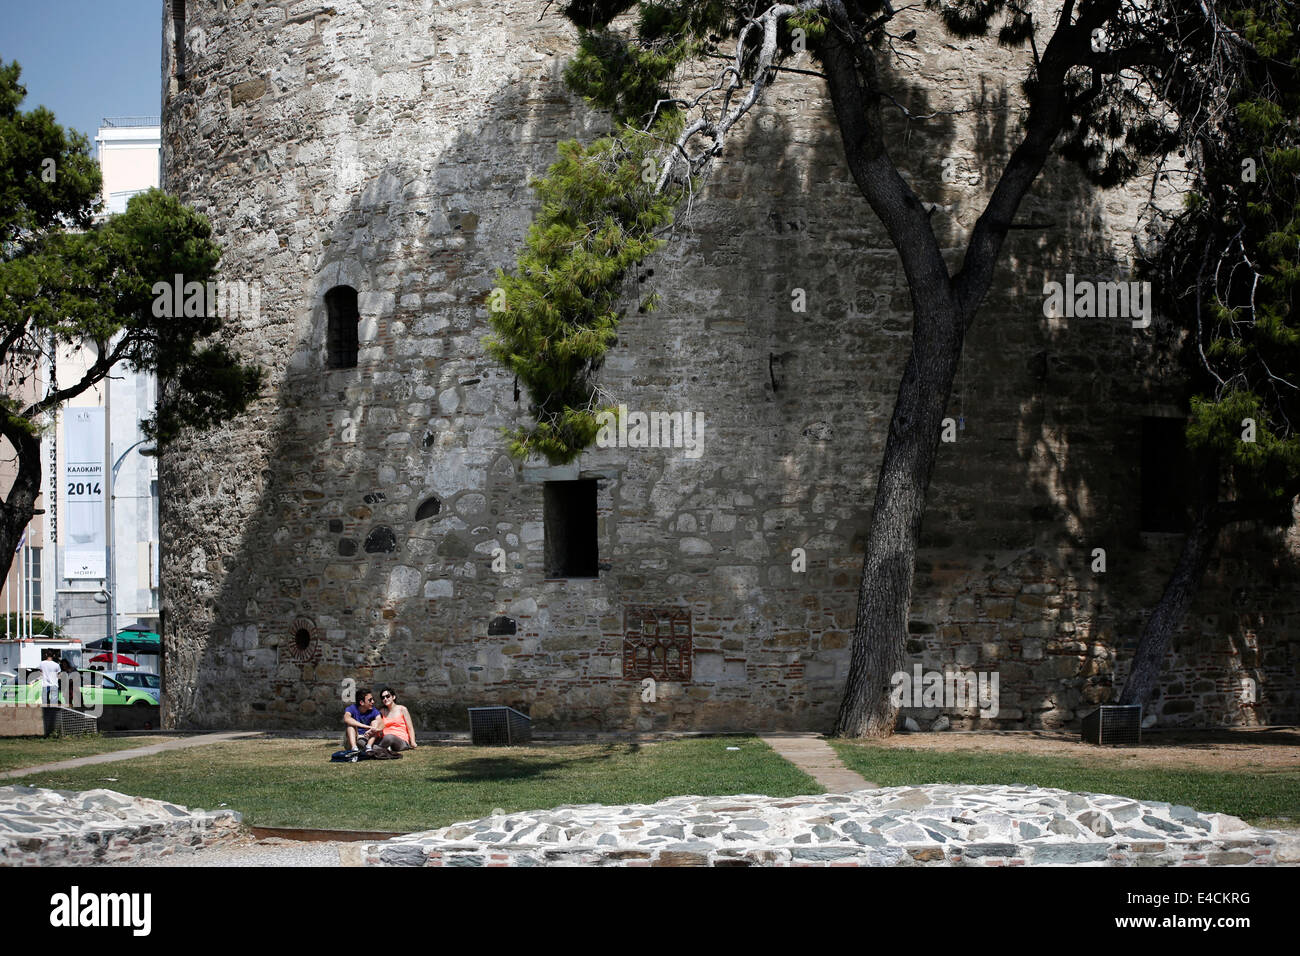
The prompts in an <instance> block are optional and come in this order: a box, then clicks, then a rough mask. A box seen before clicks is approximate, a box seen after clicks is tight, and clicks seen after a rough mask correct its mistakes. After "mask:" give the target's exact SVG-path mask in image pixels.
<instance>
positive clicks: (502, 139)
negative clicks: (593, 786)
mask: <svg viewBox="0 0 1300 956" xmlns="http://www.w3.org/2000/svg"><path fill="white" fill-rule="evenodd" d="M561 83H562V81H561V79H560V77H559V65H558V64H555V63H552V64H551V68H550V70H549V76H543V77H540V78H520V79H519V80H517V81H515V82H512V83H509V84H507V85H504V86H501V87H499V88H497V89H495V90H494V91H493V92H492V93H491V94H489V95H488V96H486V97H485V98H484V101H483V106H482V112H481V114H480V115H474V114H472V113H469V114H467V115H465V116H464V117H463V118H462V120H461V122H460V123H459V124H458V125H457V128H456V132H455V133H454V135H451V136H450V137H446V142H445V145H444V146H443V148H442V149H441V150H438V149H437V148H436V144H437V142H438V141H439V137H440V136H441V135H442V132H443V130H445V128H446V121H445V117H444V118H440V119H439V120H438V122H437V123H434V122H432V121H428V122H425V123H421V122H419V121H418V120H415V119H413V118H412V117H411V115H410V114H409V113H408V114H399V115H397V116H396V117H395V116H393V115H392V114H389V113H387V112H386V111H385V112H383V113H381V112H380V111H378V110H375V111H372V112H371V113H370V114H369V119H370V121H371V122H375V121H376V117H377V116H378V117H380V118H381V119H382V120H383V121H384V122H385V123H386V125H387V128H384V129H381V130H378V131H372V133H371V136H370V138H368V139H362V138H360V137H358V138H357V139H356V140H351V141H349V142H348V143H347V144H345V145H347V146H348V149H346V150H340V152H341V153H345V154H346V155H340V156H331V157H329V158H328V159H327V160H326V161H325V162H324V164H323V165H324V167H325V170H326V171H325V172H324V173H321V172H319V171H316V170H314V168H313V169H312V170H309V175H310V176H311V177H312V178H311V179H309V180H307V181H295V182H294V183H293V187H294V188H293V189H292V190H286V192H287V193H289V194H290V195H300V196H304V197H305V198H304V199H303V200H302V201H303V202H315V201H318V194H325V195H329V194H330V193H331V192H334V191H335V190H337V192H338V193H342V195H341V196H339V198H338V200H337V201H336V202H335V204H334V206H333V208H334V209H336V210H337V211H336V212H334V213H333V214H332V215H330V224H329V228H328V230H327V233H326V235H325V236H324V237H323V238H322V239H319V240H316V239H315V237H314V236H312V235H311V234H310V232H309V231H308V230H306V229H299V231H298V232H297V233H296V235H297V237H298V238H299V239H300V240H301V241H302V242H303V245H304V247H305V248H307V249H309V250H312V251H311V252H309V253H308V254H307V255H304V256H303V257H301V258H302V259H303V260H304V261H311V262H312V263H313V264H314V270H313V273H312V274H302V275H300V276H297V277H296V279H297V283H296V284H294V278H295V277H290V279H289V281H288V283H287V287H286V288H285V289H283V290H277V294H274V295H264V297H263V303H262V306H263V310H264V311H263V316H262V320H263V321H262V329H260V330H258V331H266V330H268V329H269V330H271V331H270V334H269V335H268V338H270V339H271V343H270V347H267V346H264V345H262V344H261V343H260V342H259V341H258V340H257V339H255V338H253V337H252V336H249V337H247V338H241V337H238V336H237V337H236V338H235V341H234V345H235V347H236V348H237V349H239V350H240V351H241V352H242V353H244V354H246V355H256V354H259V352H260V354H261V355H262V356H263V357H264V361H266V362H267V364H268V365H269V371H270V379H271V388H272V389H273V391H272V393H271V398H270V399H269V400H268V402H270V403H274V408H273V410H271V411H268V412H265V413H263V418H262V419H261V421H260V422H258V423H257V424H256V425H254V424H251V423H249V422H236V423H234V425H232V426H228V427H226V428H224V429H222V430H221V431H219V432H217V433H214V434H212V435H208V436H205V437H204V439H203V440H202V441H203V444H199V443H198V442H197V441H194V442H191V443H190V444H189V445H188V446H178V454H177V455H175V456H174V457H173V458H171V459H170V461H169V462H168V464H172V465H173V467H172V469H170V470H171V471H172V476H171V477H172V478H173V484H172V487H173V488H174V489H176V490H177V491H181V490H182V489H183V492H182V493H181V494H177V495H176V497H175V498H174V500H175V501H176V502H180V501H182V500H185V499H187V498H188V499H189V500H188V501H187V502H186V504H185V505H184V506H183V510H182V506H179V505H173V515H175V516H177V517H178V520H185V521H187V522H188V523H190V524H191V526H192V527H193V529H195V533H194V534H192V535H188V537H191V538H193V539H197V540H205V539H206V538H207V537H208V536H207V535H205V534H204V532H203V529H204V528H205V527H207V526H213V527H215V526H219V525H220V524H222V523H223V521H224V522H228V515H227V514H226V513H227V512H228V511H229V510H230V509H231V505H232V501H231V499H232V498H237V499H238V501H237V502H236V507H240V508H241V510H242V512H243V516H244V520H243V523H242V527H241V532H242V533H241V535H240V536H239V537H238V538H237V539H234V540H228V541H220V542H210V546H209V547H207V548H206V550H207V551H208V552H212V551H216V552H217V553H216V554H215V555H213V554H211V553H209V554H208V555H207V557H206V560H205V561H204V562H203V564H204V566H203V567H202V569H201V570H200V569H199V566H198V564H197V563H196V564H195V567H194V569H193V573H188V574H185V573H182V574H180V575H174V576H173V580H183V582H184V584H185V585H186V586H187V587H190V586H193V587H195V588H196V589H197V590H199V591H200V593H201V592H202V591H203V590H205V589H206V590H208V591H209V592H210V593H209V596H208V597H207V598H206V599H205V600H204V601H203V602H202V610H201V611H198V610H197V609H194V611H195V612H196V613H193V614H192V617H191V618H190V620H188V621H186V629H187V632H188V633H187V637H188V638H189V640H187V641H184V642H179V647H180V650H179V653H177V654H176V655H173V660H172V662H171V663H172V664H173V665H174V669H175V675H174V676H175V680H174V681H172V682H171V687H172V688H173V689H172V690H171V693H172V694H174V695H175V697H174V700H175V702H176V713H177V716H178V718H179V722H180V724H181V725H182V726H200V727H201V726H226V725H229V724H230V723H232V722H233V723H237V724H244V725H246V724H249V723H251V722H256V723H258V724H262V725H273V726H322V725H328V724H332V723H334V722H335V721H336V720H337V719H338V717H337V714H341V711H342V708H343V706H344V705H345V704H346V703H349V702H350V699H348V700H345V699H344V697H345V696H346V691H347V689H348V688H349V685H347V684H345V681H346V680H347V679H351V680H353V681H355V684H356V686H361V687H367V686H369V687H379V686H382V685H385V684H389V685H391V686H392V687H393V688H394V689H395V690H396V691H397V693H398V697H399V700H405V701H406V702H407V703H409V705H410V707H411V710H412V712H413V715H414V716H415V718H416V720H417V723H419V724H421V725H423V726H428V725H429V724H430V723H447V722H450V723H451V724H452V725H453V726H456V725H459V724H463V723H464V720H465V716H464V711H463V709H459V712H458V713H456V714H455V715H454V717H453V716H452V714H451V711H452V710H454V709H456V708H454V707H452V705H443V704H439V703H438V702H435V701H430V700H428V699H427V698H426V696H425V694H424V689H425V688H426V687H427V686H429V685H430V684H433V685H439V686H446V685H447V684H448V676H447V668H448V667H449V666H451V663H452V660H453V659H455V660H456V664H457V666H458V667H459V668H460V674H461V676H462V679H463V681H464V683H465V687H464V688H463V689H464V696H465V697H466V698H468V699H469V700H471V701H474V700H476V698H481V697H482V696H483V695H482V693H481V692H475V691H474V690H473V689H472V684H473V682H474V681H475V680H476V679H478V676H479V675H482V676H483V677H485V678H486V677H488V676H494V677H496V678H497V681H498V682H500V681H501V680H502V678H503V677H504V674H500V675H498V674H491V675H489V674H487V673H485V672H487V671H491V670H494V669H500V670H504V669H505V665H504V662H501V661H500V660H492V661H486V662H484V661H482V660H479V659H478V655H477V649H476V648H475V647H474V646H473V643H472V641H471V640H470V639H469V638H470V637H471V636H472V635H473V634H474V633H475V632H476V631H479V630H480V629H481V628H483V627H486V623H487V619H488V618H489V617H491V616H492V615H493V613H494V612H495V607H496V601H495V599H494V598H495V592H496V589H497V582H491V583H490V584H489V585H486V586H483V587H481V588H479V589H478V591H477V593H476V594H475V595H474V599H473V600H468V599H466V600H455V601H453V600H449V598H450V596H451V595H450V591H449V590H448V591H446V592H445V593H444V590H443V586H442V585H430V582H432V581H455V582H458V583H459V582H468V583H472V582H474V581H475V580H476V579H481V577H482V576H483V575H484V572H485V569H486V564H487V562H488V561H490V559H491V554H490V550H489V551H487V552H485V551H484V547H483V545H484V543H485V542H487V541H492V540H495V524H496V518H497V516H498V515H517V514H518V513H519V512H520V510H521V509H520V508H519V505H518V502H516V501H514V500H512V497H511V495H513V494H515V493H516V492H517V489H516V487H515V485H514V482H513V478H514V474H515V468H514V465H513V463H512V462H510V460H509V459H508V457H507V456H506V454H505V447H504V441H503V440H502V439H501V437H500V434H499V432H500V430H501V429H503V428H505V427H507V426H510V425H512V424H515V423H516V422H517V420H519V419H520V417H521V415H522V413H523V411H524V407H525V406H524V405H523V404H522V403H517V402H516V398H515V394H514V390H513V388H512V385H511V381H510V379H509V378H508V377H507V376H506V375H505V373H504V372H503V371H502V370H500V369H499V368H497V367H496V365H495V363H494V362H493V361H492V360H490V359H488V358H487V357H486V356H485V354H484V352H483V348H482V345H481V338H482V336H483V334H485V332H486V331H487V330H486V328H485V325H484V322H483V315H484V302H485V298H486V294H487V291H488V290H489V289H490V288H491V287H492V285H493V281H492V279H493V275H494V273H495V270H496V269H497V268H498V267H500V266H503V265H505V264H507V263H508V262H509V261H510V260H511V258H512V256H513V253H514V250H515V249H516V247H517V245H518V242H519V239H520V237H521V236H522V235H523V232H524V227H525V226H526V224H527V216H528V214H529V211H530V210H531V208H532V199H531V194H530V192H529V191H528V188H527V178H528V177H527V175H522V174H520V172H519V167H521V166H522V167H525V168H526V169H531V170H533V171H540V170H541V169H543V168H545V166H546V165H547V164H548V163H550V162H551V161H552V160H553V157H554V154H555V143H556V142H557V140H559V139H561V138H567V137H572V136H575V135H578V134H579V133H580V132H581V127H582V122H583V115H582V111H581V109H580V107H579V106H578V105H577V104H576V103H573V102H571V101H569V100H566V99H565V98H564V97H562V96H557V89H558V88H559V87H560V86H561ZM559 100H564V101H565V102H566V103H567V105H568V108H567V109H564V110H557V109H556V103H557V101H559ZM364 112H365V111H362V114H364ZM286 142H287V143H288V144H289V145H294V143H293V140H292V133H291V132H289V133H284V134H282V138H281V139H280V140H275V141H267V142H262V143H259V147H260V148H261V149H263V150H269V149H270V148H271V147H272V146H273V145H277V144H280V145H284V144H285V143H286ZM413 142H414V143H415V144H416V145H417V146H419V145H421V144H424V143H429V142H432V143H433V144H434V145H433V147H432V148H429V149H428V156H429V158H428V159H425V160H423V161H418V162H410V161H406V160H400V161H393V160H392V159H390V158H388V157H391V156H394V155H398V154H410V153H419V152H420V149H419V148H416V147H413V146H412V143H413ZM358 144H359V145H358ZM507 152H508V153H509V159H508V160H503V159H500V158H498V153H501V154H505V153H507ZM331 164H332V165H331ZM428 197H431V198H428ZM277 212H278V213H281V214H283V215H284V219H285V221H283V222H281V223H280V225H281V227H282V228H284V229H291V228H292V226H293V225H294V223H293V222H292V221H290V217H291V215H292V210H285V209H277ZM219 216H220V211H215V212H214V215H213V218H214V219H218V218H219ZM303 219H304V221H308V220H309V219H310V217H309V216H307V215H306V213H305V211H304V217H303ZM248 238H249V237H248V236H247V235H246V234H244V233H241V232H239V231H238V230H237V229H233V228H232V229H231V231H230V232H229V233H228V234H227V240H226V242H227V256H226V260H225V261H224V262H223V271H225V272H227V273H229V274H231V275H237V274H239V273H240V270H241V269H242V270H243V271H244V274H253V275H258V274H260V273H263V272H265V270H264V269H260V268H259V267H258V264H257V263H256V262H255V261H254V260H253V259H252V257H251V255H250V253H249V252H248V251H247V250H246V249H245V247H244V246H242V245H241V244H240V242H241V240H243V241H247V240H248ZM241 253H242V255H241ZM336 286H350V287H352V288H354V289H356V291H357V293H358V300H357V301H358V309H359V313H360V316H359V321H358V331H359V336H358V337H359V340H360V341H359V348H358V357H357V364H356V367H355V368H337V369H334V368H329V367H328V364H329V363H328V354H329V348H330V345H331V343H329V342H328V341H326V338H327V335H326V332H327V326H328V315H327V311H328V310H327V308H326V306H325V301H324V296H325V293H326V292H328V291H329V290H330V289H331V288H334V287H336ZM466 410H468V411H470V412H472V413H473V417H472V419H471V418H466V417H462V416H461V415H460V414H459V413H461V412H464V411H466ZM468 427H472V428H474V429H476V431H475V433H474V436H475V440H474V441H470V442H466V441H464V436H463V429H465V428H468ZM458 436H459V437H458ZM480 439H481V440H480ZM182 457H183V460H184V461H185V462H186V463H187V465H188V466H189V467H187V468H181V467H176V466H175V463H176V462H178V461H181V460H182ZM164 467H165V466H164ZM537 492H538V495H537V497H538V500H537V501H536V502H535V503H533V502H529V503H528V505H527V506H526V509H525V513H526V514H527V513H530V512H532V511H535V512H536V517H537V518H538V519H540V513H541V501H540V488H539V489H537ZM534 504H535V508H533V507H532V505H534ZM182 515H183V516H184V518H183V519H181V518H180V516H182ZM417 515H418V516H419V517H418V518H417ZM489 526H491V527H489ZM187 570H188V569H187ZM223 572H224V578H223V579H222V580H221V581H220V585H219V587H218V586H216V582H215V581H213V578H215V577H218V576H220V575H221V574H222V573H223ZM209 575H211V576H210V577H209ZM385 595H387V597H386V598H385ZM376 598H378V600H376ZM186 603H190V605H191V608H193V602H190V601H187V602H186ZM467 604H469V605H473V607H472V609H471V608H468V607H466V606H465V605H467ZM480 619H481V620H480ZM175 623H179V622H175ZM191 629H194V630H198V631H200V632H201V634H202V636H200V635H199V634H196V633H194V630H191ZM173 637H175V635H173ZM457 641H463V646H462V645H455V646H453V642H457ZM496 657H497V658H498V659H499V658H500V657H501V655H500V653H499V652H498V653H497V655H496ZM232 672H234V673H239V674H243V675H247V676H246V678H244V677H241V678H240V679H237V680H236V681H235V682H234V685H233V686H231V681H230V680H229V676H228V675H229V674H231V673H232ZM169 676H170V675H169ZM484 682H485V683H487V681H484ZM217 684H220V686H221V694H220V696H218V695H216V694H207V693H205V688H207V687H210V686H214V685H217ZM499 695H500V692H499V691H496V692H494V693H493V696H494V697H495V696H499ZM507 697H508V699H507V700H505V701H502V702H504V703H511V704H515V703H521V700H520V698H519V693H518V692H513V691H508V692H507ZM494 702H495V701H494ZM434 718H438V719H437V720H435V719H434Z"/></svg>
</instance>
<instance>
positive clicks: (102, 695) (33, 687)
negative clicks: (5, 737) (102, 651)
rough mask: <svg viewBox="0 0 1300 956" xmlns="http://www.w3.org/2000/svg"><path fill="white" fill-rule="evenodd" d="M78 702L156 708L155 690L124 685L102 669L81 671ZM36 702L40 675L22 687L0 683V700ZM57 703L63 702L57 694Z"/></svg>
mask: <svg viewBox="0 0 1300 956" xmlns="http://www.w3.org/2000/svg"><path fill="white" fill-rule="evenodd" d="M78 673H79V674H81V703H82V705H83V706H86V707H95V706H104V707H125V706H138V707H157V706H158V698H159V692H158V691H156V690H150V689H149V688H147V687H128V686H126V685H125V684H122V683H120V682H119V681H117V680H114V679H113V678H112V677H109V676H108V675H107V674H105V673H104V672H103V671H92V670H81V671H78ZM15 701H16V702H17V703H20V704H31V705H38V704H40V702H41V675H40V674H36V675H35V676H34V677H32V678H31V679H30V680H29V681H28V683H27V684H26V685H25V686H22V687H13V686H4V685H0V702H4V703H12V702H15ZM59 703H61V704H63V705H64V706H67V703H68V702H67V701H66V700H64V699H63V696H62V694H60V695H59Z"/></svg>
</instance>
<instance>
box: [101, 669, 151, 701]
mask: <svg viewBox="0 0 1300 956" xmlns="http://www.w3.org/2000/svg"><path fill="white" fill-rule="evenodd" d="M104 673H105V674H106V675H108V676H109V677H111V678H113V680H115V681H117V682H118V683H119V684H123V685H125V686H127V687H134V688H139V689H140V690H147V691H151V692H152V693H153V695H154V696H155V697H158V698H160V699H161V697H162V681H161V680H160V679H159V677H158V675H157V674H154V673H153V672H151V671H104Z"/></svg>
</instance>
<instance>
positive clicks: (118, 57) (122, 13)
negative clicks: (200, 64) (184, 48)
mask: <svg viewBox="0 0 1300 956" xmlns="http://www.w3.org/2000/svg"><path fill="white" fill-rule="evenodd" d="M162 16H163V0H0V60H3V61H4V62H5V63H10V62H12V61H13V60H17V61H18V63H19V64H20V65H21V66H22V68H23V76H22V83H23V85H24V86H26V87H27V99H25V100H24V101H23V104H22V106H21V107H20V109H23V110H30V109H34V108H35V107H37V106H46V107H48V108H49V109H50V110H51V111H52V112H53V113H54V118H55V119H56V120H57V121H58V122H59V123H60V124H61V125H63V126H69V127H72V128H73V129H76V130H79V131H80V132H82V133H85V134H86V136H87V137H88V138H90V139H94V137H95V130H96V129H98V128H99V123H100V120H101V119H103V117H105V116H157V115H158V112H159V110H160V109H161V97H162V79H161V77H162Z"/></svg>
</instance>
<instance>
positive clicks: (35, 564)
mask: <svg viewBox="0 0 1300 956" xmlns="http://www.w3.org/2000/svg"><path fill="white" fill-rule="evenodd" d="M26 574H27V593H28V595H29V596H30V598H31V604H30V605H29V606H30V607H31V609H32V613H33V614H40V613H41V549H40V548H28V549H27V567H26Z"/></svg>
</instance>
